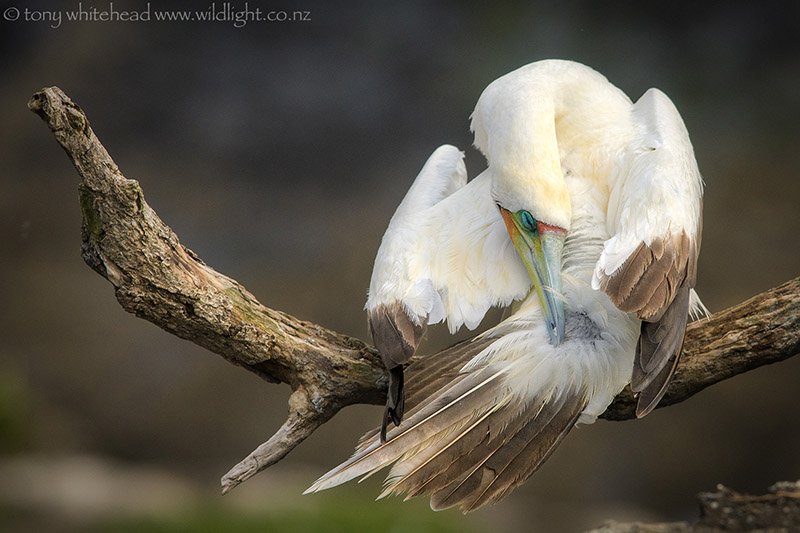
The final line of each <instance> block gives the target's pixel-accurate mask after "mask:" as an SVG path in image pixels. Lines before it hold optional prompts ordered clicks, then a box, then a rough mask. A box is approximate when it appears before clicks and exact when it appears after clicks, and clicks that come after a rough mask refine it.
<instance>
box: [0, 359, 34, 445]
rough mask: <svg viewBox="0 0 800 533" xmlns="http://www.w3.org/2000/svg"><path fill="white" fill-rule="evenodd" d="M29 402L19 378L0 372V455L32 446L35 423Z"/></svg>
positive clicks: (27, 394)
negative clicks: (33, 425)
mask: <svg viewBox="0 0 800 533" xmlns="http://www.w3.org/2000/svg"><path fill="white" fill-rule="evenodd" d="M29 401H30V399H29V392H28V390H27V389H26V388H25V385H24V383H23V381H22V380H20V378H19V376H17V375H15V374H12V373H10V372H7V371H2V370H0V455H4V454H10V453H14V452H19V451H21V450H24V449H25V448H27V447H28V446H30V442H31V435H32V427H31V426H32V423H33V421H32V420H31V410H30V406H29Z"/></svg>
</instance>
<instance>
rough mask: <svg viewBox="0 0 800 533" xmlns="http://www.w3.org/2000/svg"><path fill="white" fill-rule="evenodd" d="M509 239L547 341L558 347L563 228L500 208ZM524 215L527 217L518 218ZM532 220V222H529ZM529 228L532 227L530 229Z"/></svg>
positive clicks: (561, 335) (561, 315)
mask: <svg viewBox="0 0 800 533" xmlns="http://www.w3.org/2000/svg"><path fill="white" fill-rule="evenodd" d="M500 213H501V214H502V216H503V220H504V221H505V223H506V228H507V229H508V234H509V236H510V237H511V242H513V243H514V247H515V248H516V249H517V253H519V256H520V257H521V258H522V262H523V263H524V264H525V268H526V269H527V270H528V275H530V277H531V280H532V281H533V287H534V290H536V295H537V296H538V297H539V302H540V303H541V305H542V310H543V311H544V315H545V319H546V320H547V330H548V333H549V334H550V343H551V344H552V345H553V346H558V345H559V344H561V342H562V341H563V340H564V303H563V299H562V296H561V256H562V252H563V249H564V239H565V238H566V231H565V230H564V229H562V228H559V227H557V226H551V225H549V224H545V223H543V222H537V221H535V220H533V219H532V218H531V217H530V213H528V212H527V211H525V212H523V211H519V212H517V213H512V212H510V211H508V210H507V209H504V208H503V207H500ZM522 213H524V214H525V216H526V217H528V218H527V220H522V218H523V215H522ZM531 220H533V225H531ZM531 228H533V229H531Z"/></svg>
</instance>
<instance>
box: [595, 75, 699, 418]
mask: <svg viewBox="0 0 800 533" xmlns="http://www.w3.org/2000/svg"><path fill="white" fill-rule="evenodd" d="M632 120H633V122H634V129H635V131H637V135H636V137H635V139H634V140H633V142H632V144H631V146H630V147H629V151H628V155H626V156H625V157H623V159H622V160H621V161H620V163H619V165H618V166H617V168H616V171H615V174H614V175H612V177H611V180H610V185H611V198H610V201H609V206H608V213H607V215H608V219H607V224H608V229H609V232H610V234H611V235H612V237H611V239H609V240H608V241H606V243H605V244H604V247H603V252H602V254H601V256H600V259H599V261H598V263H597V266H596V268H595V272H594V276H593V279H592V286H593V287H594V288H602V289H603V290H604V291H605V292H606V294H608V296H609V297H610V298H611V300H612V301H613V302H614V304H615V305H616V306H617V307H618V308H619V309H620V310H622V311H625V312H628V313H635V314H636V315H637V316H638V317H639V318H640V319H642V321H643V322H642V330H641V336H640V338H639V343H638V346H637V350H636V359H635V361H634V370H633V375H632V380H631V387H632V389H633V390H634V392H637V393H639V402H638V405H637V409H636V414H637V416H640V417H641V416H644V415H646V414H647V413H649V412H650V411H651V410H652V409H653V408H654V407H655V406H656V404H658V401H659V400H660V399H661V397H662V396H663V395H664V392H666V388H667V385H668V384H669V381H670V379H671V378H672V375H673V373H674V371H675V366H676V365H677V363H678V358H679V357H680V352H681V349H682V346H683V338H684V334H685V331H686V323H687V317H688V313H689V304H690V300H691V299H692V298H691V291H692V288H693V287H694V285H695V279H696V275H697V255H698V253H699V251H700V236H701V231H702V201H703V182H702V178H701V176H700V171H699V169H698V168H697V162H696V161H695V157H694V150H693V149H692V144H691V142H690V141H689V134H688V132H687V131H686V127H685V126H684V124H683V120H682V119H681V117H680V115H679V114H678V111H677V109H675V106H674V105H673V103H672V102H671V101H670V100H669V98H667V96H666V95H665V94H664V93H662V92H661V91H658V90H657V89H650V90H649V91H647V92H646V93H645V94H644V95H643V96H642V97H641V99H639V101H638V102H636V104H634V105H633V108H632Z"/></svg>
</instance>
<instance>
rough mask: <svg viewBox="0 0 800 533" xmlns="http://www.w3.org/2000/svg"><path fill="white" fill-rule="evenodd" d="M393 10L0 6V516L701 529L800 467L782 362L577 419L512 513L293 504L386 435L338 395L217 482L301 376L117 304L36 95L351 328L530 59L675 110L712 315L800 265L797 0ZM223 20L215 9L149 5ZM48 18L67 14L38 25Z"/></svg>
mask: <svg viewBox="0 0 800 533" xmlns="http://www.w3.org/2000/svg"><path fill="white" fill-rule="evenodd" d="M398 4H399V3H397V4H392V3H383V4H377V3H376V4H373V3H367V2H364V3H347V4H337V5H336V6H333V5H332V3H325V2H316V1H311V0H294V1H293V2H289V3H285V2H284V3H275V4H273V3H262V2H254V1H250V2H248V3H247V6H248V7H249V9H250V10H251V11H252V10H254V9H255V8H256V7H258V8H260V9H262V13H266V12H268V11H272V10H283V9H285V10H287V11H288V12H290V13H291V12H292V11H294V10H301V11H308V12H310V14H309V18H310V21H302V22H300V21H295V22H292V21H284V22H255V21H249V22H247V23H246V24H245V25H244V26H242V27H236V25H235V24H234V22H233V21H230V20H229V21H222V22H210V21H206V22H200V21H197V20H195V21H190V22H177V21H176V22H164V21H162V22H157V21H155V20H151V21H150V22H122V21H116V22H101V21H94V22H92V21H84V22H70V21H68V20H66V16H67V15H66V14H67V12H75V11H77V10H78V2H63V3H51V4H46V3H34V2H23V1H22V0H19V1H17V2H14V1H12V2H2V13H3V15H2V17H3V20H0V43H1V46H2V48H1V49H0V50H1V51H0V65H1V67H0V69H1V70H0V72H2V76H0V95H2V98H0V112H2V123H1V124H0V161H2V168H3V170H2V173H0V280H2V281H0V283H1V284H2V285H1V287H2V290H1V292H2V299H3V302H2V303H3V305H2V315H3V316H2V320H0V339H2V340H0V529H5V530H8V531H30V530H32V529H34V528H38V529H39V530H53V531H78V530H80V531H196V530H208V531H213V530H217V531H219V530H228V531H255V530H258V531H284V530H292V529H294V530H311V531H313V530H319V531H322V530H325V531H337V530H341V531H359V530H362V529H367V528H371V529H373V530H375V531H412V530H413V531H475V532H481V531H492V532H493V533H502V532H510V531H517V530H521V529H523V528H524V529H526V530H536V531H580V530H585V529H589V528H591V527H593V526H597V525H599V524H601V523H602V522H603V521H605V520H609V519H615V520H646V521H675V520H686V519H689V520H691V519H692V518H693V517H695V516H696V504H695V499H694V498H695V496H694V495H695V494H696V493H697V492H700V491H705V490H713V489H714V487H715V486H716V484H717V483H723V484H725V485H728V486H730V487H732V488H734V489H737V490H740V491H745V492H753V493H759V492H763V491H764V490H765V489H766V488H767V487H768V486H769V485H770V484H772V483H773V482H776V481H779V480H784V479H789V480H794V479H798V477H800V451H799V450H800V416H799V415H798V412H797V398H798V393H797V390H798V389H797V384H798V381H799V380H800V358H796V359H795V360H790V361H786V362H783V363H780V364H777V365H773V366H770V367H765V368H761V369H758V370H755V371H753V372H750V373H748V374H746V375H742V376H739V377H737V378H735V379H732V380H729V381H727V382H724V383H721V384H718V385H715V386H713V387H711V388H710V389H708V390H706V391H704V392H702V393H700V394H698V395H697V396H695V397H693V398H691V399H690V400H688V401H686V402H683V403H681V404H679V405H676V406H674V407H671V408H669V409H661V410H657V411H656V412H654V413H653V414H651V415H650V416H648V417H647V418H646V419H643V420H640V421H635V422H623V423H619V422H606V421H599V422H597V423H596V424H594V425H591V426H584V427H580V428H578V429H576V430H575V431H573V433H572V434H571V435H570V437H569V438H567V439H566V441H565V443H564V444H563V445H562V446H561V447H560V448H559V450H558V451H557V452H556V453H555V454H554V456H553V457H552V458H551V459H550V460H549V461H548V463H547V464H546V465H545V466H544V467H543V468H542V470H541V471H540V472H538V473H537V474H536V475H535V476H534V477H533V478H531V479H530V480H529V481H528V482H527V483H526V484H525V485H523V486H522V487H521V488H519V489H517V490H516V491H515V492H514V493H513V494H512V495H511V496H510V497H508V498H507V499H505V500H504V501H503V502H501V503H500V504H498V505H495V506H494V507H490V508H486V509H482V510H480V511H478V512H476V513H473V514H471V515H469V516H467V517H463V516H462V515H461V514H459V513H458V512H457V511H447V512H444V513H433V512H432V511H430V510H429V509H428V505H427V501H426V500H423V499H415V500H413V501H411V502H408V503H401V500H400V499H397V498H395V499H389V500H382V501H380V502H373V501H372V500H373V499H374V497H375V496H376V495H377V493H378V492H379V487H380V479H378V476H376V478H375V479H370V480H369V481H368V482H365V483H363V484H361V485H356V484H349V485H346V486H344V487H340V488H337V489H334V490H332V491H327V492H326V493H322V494H319V495H311V496H301V495H300V493H301V492H302V490H303V489H304V488H305V487H307V486H308V485H309V484H310V483H312V482H313V481H314V480H315V479H316V477H317V476H318V475H320V474H322V473H323V472H325V471H327V470H328V469H329V468H331V467H333V466H335V465H336V464H338V463H339V462H340V461H341V460H343V459H345V458H346V457H347V456H348V455H349V454H350V452H351V450H352V446H353V444H354V443H355V441H356V439H357V438H358V437H359V436H360V435H361V433H362V432H364V431H366V430H367V429H369V428H371V427H372V426H373V425H375V424H376V423H377V422H378V420H379V417H380V412H381V408H380V407H377V406H354V407H350V408H347V409H346V410H345V411H343V412H342V413H340V415H338V416H337V417H336V418H335V419H334V420H333V421H331V422H330V423H328V424H327V425H325V426H324V427H323V428H322V429H320V430H319V431H317V432H316V433H315V434H314V435H313V436H312V437H311V438H309V439H308V440H307V441H306V442H304V443H303V444H302V445H301V446H300V447H299V448H298V449H296V450H295V451H294V452H292V453H291V454H290V455H289V456H288V457H287V458H286V459H285V460H284V461H282V462H281V463H279V464H278V465H276V466H274V467H273V468H270V469H269V470H267V471H265V472H263V473H261V474H259V475H258V476H257V477H256V478H254V479H253V480H251V481H248V482H247V483H245V484H244V485H242V486H241V487H239V488H237V489H236V490H235V491H234V492H232V493H231V494H230V495H227V496H225V497H224V498H223V497H220V496H219V495H218V480H219V478H220V476H222V474H224V473H225V472H226V471H227V470H228V468H229V467H231V466H232V465H233V464H235V463H236V462H238V461H239V460H240V459H241V458H242V457H244V456H245V455H246V454H248V453H249V452H250V451H251V450H252V449H253V448H255V447H256V446H257V445H258V444H260V443H261V442H263V441H264V440H266V439H267V438H268V437H269V436H270V435H271V434H272V433H273V432H274V431H275V430H276V429H277V428H278V427H279V425H280V424H281V423H282V421H283V419H284V417H285V415H286V399H287V398H288V394H289V388H288V386H285V385H273V384H268V383H266V382H264V381H262V380H260V379H259V378H258V377H256V376H254V375H251V374H249V373H248V372H246V371H244V370H242V369H240V368H237V367H234V366H232V365H230V364H228V363H226V362H225V361H224V360H223V359H222V358H220V357H218V356H216V355H214V354H212V353H209V352H207V351H205V350H203V349H201V348H198V347H196V346H194V345H193V344H191V343H189V342H186V341H183V340H180V339H178V338H176V337H173V336H171V335H169V334H167V333H165V332H163V331H162V330H160V329H158V328H157V327H155V326H153V325H151V324H149V323H146V322H144V321H141V320H139V319H137V318H135V317H134V316H132V315H129V314H126V313H125V312H124V311H122V309H121V308H120V307H119V306H118V305H117V303H116V301H115V299H114V295H113V290H112V287H111V285H110V284H109V283H108V282H106V281H105V280H104V279H102V278H101V277H100V276H98V275H96V274H95V273H94V272H93V271H92V270H90V269H89V268H87V266H86V265H85V264H84V263H83V261H82V259H81V257H80V213H79V210H78V202H77V183H78V176H77V174H76V172H75V171H74V169H73V168H72V166H71V164H70V163H69V161H68V160H67V159H66V158H65V157H64V154H63V152H62V151H61V149H60V148H59V147H58V146H57V144H56V143H55V141H54V139H53V137H52V135H51V133H50V132H49V131H48V130H47V128H46V127H45V126H44V124H43V123H42V122H41V120H40V119H39V118H37V117H36V116H35V115H33V114H32V113H30V112H29V111H28V110H27V108H26V102H27V101H28V98H29V97H30V96H31V95H32V94H33V93H34V92H35V91H37V90H39V89H40V88H41V87H43V86H50V85H58V86H60V87H61V88H62V89H63V90H64V91H65V92H66V93H67V94H68V95H69V96H70V97H72V98H73V99H74V100H75V101H76V102H77V103H79V104H80V105H81V106H82V107H83V109H84V110H85V111H86V113H87V115H88V117H89V119H90V121H91V125H92V127H93V128H94V131H95V133H96V134H97V135H98V137H99V138H100V140H101V141H102V142H103V143H104V145H105V146H106V148H107V149H108V151H109V152H110V153H111V155H112V157H114V159H115V160H116V162H117V164H118V165H119V166H120V168H121V169H122V171H123V172H124V173H125V175H126V176H127V177H129V178H133V179H136V180H139V182H140V183H141V185H142V188H143V190H144V192H145V195H146V198H147V200H148V202H149V203H150V205H151V206H152V207H153V208H154V209H155V210H156V211H157V212H158V214H159V215H160V216H161V218H162V219H163V220H164V221H165V222H166V223H167V224H169V225H170V226H171V227H172V228H173V229H174V230H175V231H176V233H177V234H178V235H179V236H180V238H181V241H182V242H183V244H185V245H186V246H188V247H189V248H191V249H193V250H194V251H195V252H196V253H197V254H199V255H200V257H202V258H203V259H204V260H205V261H206V262H207V263H208V264H210V265H211V266H213V267H214V268H215V269H217V270H219V271H220V272H223V273H225V274H227V275H229V276H231V277H233V278H235V279H237V280H239V281H240V282H241V283H243V284H244V285H245V286H246V287H247V288H248V289H249V290H250V291H251V292H253V293H254V294H255V295H256V296H257V297H258V298H259V299H260V300H261V301H262V302H263V303H264V304H266V305H268V306H271V307H274V308H277V309H281V310H284V311H286V312H288V313H290V314H293V315H295V316H297V317H300V318H303V319H306V320H310V321H313V322H316V323H319V324H322V325H324V326H326V327H328V328H331V329H334V330H336V331H339V332H342V333H346V334H348V335H353V336H356V337H359V338H362V339H367V338H368V334H367V328H366V320H365V315H364V312H363V311H362V306H363V303H364V300H365V294H366V288H367V285H368V281H369V275H370V272H371V267H372V259H373V257H374V254H375V252H376V251H377V248H378V244H379V242H380V238H381V235H382V233H383V230H384V228H385V226H386V224H387V222H388V220H389V218H390V216H391V215H392V212H393V210H394V208H395V207H396V205H397V204H398V203H399V201H400V199H401V198H402V196H403V194H404V193H405V191H406V189H407V188H408V186H409V185H410V183H411V181H412V180H413V178H414V177H415V175H416V173H417V171H418V170H419V168H420V167H421V166H422V164H423V162H424V161H425V159H426V158H427V156H428V155H429V154H430V152H431V151H433V149H434V148H436V147H437V146H439V145H440V144H443V143H452V144H455V145H457V146H459V147H460V148H462V149H464V150H466V151H467V165H468V169H469V171H470V175H471V176H474V175H476V174H477V173H478V172H480V171H481V170H482V168H483V166H484V162H483V159H482V157H481V156H480V155H479V154H478V153H477V152H476V151H475V150H474V149H472V148H471V147H470V145H471V135H470V134H469V131H468V124H469V123H468V117H469V114H470V112H471V111H472V108H473V106H474V104H475V102H476V100H477V97H478V95H479V94H480V92H481V91H482V89H483V88H484V87H485V86H486V85H487V84H488V83H489V82H491V81H492V80H494V79H495V78H497V77H498V76H500V75H502V74H505V73H506V72H509V71H510V70H513V69H515V68H517V67H519V66H521V65H523V64H526V63H529V62H531V61H535V60H538V59H545V58H564V59H573V60H577V61H580V62H583V63H586V64H588V65H590V66H592V67H594V68H595V69H597V70H599V71H600V72H602V73H603V74H605V75H606V76H607V77H608V78H609V80H610V81H611V82H612V83H614V84H616V85H617V86H619V87H620V88H621V89H623V90H624V91H625V92H626V93H627V94H628V95H630V96H631V97H632V98H633V99H634V100H635V99H636V98H638V97H639V96H640V95H641V94H642V93H643V92H644V91H645V90H646V89H647V88H649V87H652V86H654V87H658V88H660V89H662V90H663V91H665V92H666V93H667V94H668V95H669V96H670V97H671V98H672V99H673V100H674V102H675V103H676V105H677V107H678V108H679V109H680V111H681V113H682V114H683V118H684V120H685V122H686V124H687V127H688V129H689V131H690V133H691V136H692V140H693V142H694V146H695V151H696V154H697V158H698V161H699V165H700V168H701V170H702V172H703V174H704V177H705V181H706V186H707V187H706V197H705V223H704V238H703V250H702V254H701V262H700V272H699V280H698V290H699V292H700V294H701V295H702V296H703V298H704V301H705V303H706V305H707V306H708V307H709V308H710V309H711V310H712V311H719V310H721V309H724V308H725V307H727V306H730V305H733V304H736V303H738V302H740V301H742V300H744V299H746V298H748V297H750V296H752V295H754V294H756V293H759V292H761V291H764V290H766V289H769V288H771V287H774V286H777V285H779V284H781V283H783V282H784V281H787V280H789V279H791V278H793V277H795V276H797V275H798V274H800V247H798V238H797V235H798V234H800V217H799V216H798V203H799V202H800V180H799V179H798V178H799V177H800V163H799V162H798V157H797V155H798V148H800V128H799V127H798V123H799V122H800V90H798V87H800V41H798V35H800V27H799V26H800V24H799V21H800V4H797V3H793V2H786V3H777V2H776V3H759V4H758V5H757V4H756V3H741V4H739V3H735V2H734V3H727V4H724V5H725V7H721V6H718V7H712V6H710V5H702V6H701V5H692V7H691V9H689V8H688V7H687V8H686V9H683V8H681V7H680V4H678V5H675V6H671V7H670V8H669V9H668V10H666V9H665V7H664V5H663V4H660V3H653V4H641V3H639V4H637V5H636V6H635V7H634V6H632V5H629V4H627V3H623V2H602V3H601V2H594V3H590V2H585V3H584V2H575V1H571V0H562V1H559V2H526V3H524V4H520V5H510V6H504V7H501V6H500V5H492V6H491V7H490V6H489V5H488V4H484V3H478V2H471V3H465V4H462V3H455V2H439V3H435V4H423V3H422V2H409V3H403V5H402V6H401V5H398ZM82 5H83V9H84V10H88V8H89V7H95V8H97V9H98V10H99V11H109V9H110V7H111V6H110V4H109V3H108V2H105V3H104V2H102V1H100V2H95V3H91V2H83V4H82ZM227 5H228V6H229V7H230V9H229V13H232V12H236V11H242V10H244V9H245V3H244V2H237V1H233V2H230V3H228V4H227ZM648 5H649V6H650V7H648ZM26 8H27V9H28V10H29V12H28V18H29V19H31V20H25V9H26ZM143 8H144V5H143V4H139V3H134V2H129V1H125V0H120V1H114V2H113V9H114V10H116V11H117V12H120V11H124V10H141V9H143ZM209 8H212V9H214V10H215V11H222V10H223V9H224V8H225V7H224V4H223V3H221V2H217V3H216V4H214V5H213V6H212V3H211V2H208V4H207V5H202V2H201V3H196V2H195V3H193V4H185V5H183V6H181V5H180V4H174V3H170V4H169V5H168V6H167V5H165V3H162V2H152V3H151V4H150V9H151V11H166V10H173V11H174V10H180V9H186V10H198V9H200V10H203V9H205V10H208V9H209ZM9 9H11V11H8V10H9ZM13 9H17V10H18V11H17V12H16V13H18V14H19V19H17V20H8V19H13V18H14V16H13V15H14V13H15V12H14V11H13ZM56 12H60V13H62V17H63V18H62V22H61V24H60V26H58V27H52V26H55V25H56V21H55V20H44V21H39V22H37V21H36V20H32V19H34V18H46V16H47V15H45V13H56ZM36 13H39V14H40V15H39V16H38V17H37V16H36ZM50 16H52V15H50ZM239 25H240V26H241V24H239ZM444 337H445V335H443V334H442V333H441V332H437V331H434V332H432V334H431V338H430V339H429V341H428V344H427V348H428V349H430V350H432V349H435V348H436V347H437V346H441V345H443V344H444V343H446V342H447V341H446V340H445V339H444Z"/></svg>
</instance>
